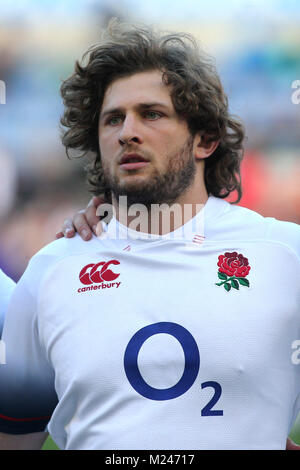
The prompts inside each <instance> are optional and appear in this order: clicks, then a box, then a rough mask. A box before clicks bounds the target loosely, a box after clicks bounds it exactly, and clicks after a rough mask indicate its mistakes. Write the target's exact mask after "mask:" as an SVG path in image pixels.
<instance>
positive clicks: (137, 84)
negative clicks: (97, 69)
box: [102, 70, 172, 111]
mask: <svg viewBox="0 0 300 470" xmlns="http://www.w3.org/2000/svg"><path fill="white" fill-rule="evenodd" d="M157 100H159V101H161V102H163V103H164V104H166V105H172V100H171V96H170V88H169V87H168V86H167V85H165V84H164V83H163V81H162V72H160V71H158V70H151V71H148V72H140V73H136V74H134V75H130V76H129V77H123V78H118V79H117V80H115V81H114V82H112V83H111V84H110V85H109V87H108V88H107V90H106V92H105V95H104V100H103V104H102V111H105V108H107V107H109V108H111V107H112V108H114V107H120V106H122V107H127V106H128V107H130V106H133V105H136V104H138V103H147V102H150V101H157Z"/></svg>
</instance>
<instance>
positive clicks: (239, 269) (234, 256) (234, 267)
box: [218, 251, 251, 277]
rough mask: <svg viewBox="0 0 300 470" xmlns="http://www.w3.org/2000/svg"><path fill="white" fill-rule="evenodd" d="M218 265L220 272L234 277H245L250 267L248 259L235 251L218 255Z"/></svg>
mask: <svg viewBox="0 0 300 470" xmlns="http://www.w3.org/2000/svg"><path fill="white" fill-rule="evenodd" d="M218 266H219V272H220V273H225V274H227V276H235V277H246V276H248V274H249V271H250V269H251V267H250V266H249V262H248V259H247V258H245V257H244V256H243V255H241V254H238V253H237V252H236V251H234V252H233V253H228V252H227V253H225V255H220V256H219V262H218Z"/></svg>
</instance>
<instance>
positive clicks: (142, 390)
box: [124, 322, 200, 400]
mask: <svg viewBox="0 0 300 470" xmlns="http://www.w3.org/2000/svg"><path fill="white" fill-rule="evenodd" d="M158 333H168V334H169V335H172V336H174V337H175V338H176V339H177V340H178V341H179V343H180V344H181V346H182V349H183V352H184V357H185V366H184V371H183V374H182V377H181V379H180V380H179V382H177V384H176V385H173V387H170V388H165V389H157V388H153V387H151V386H150V385H148V384H147V383H146V382H145V380H144V379H143V377H142V376H141V373H140V371H139V368H138V363H137V360H138V354H139V351H140V349H141V347H142V345H143V343H144V342H145V341H146V339H148V338H150V336H153V335H156V334H158ZM199 367H200V355H199V350H198V346H197V343H196V341H195V340H194V338H193V336H192V335H191V333H190V332H189V331H188V330H186V329H185V328H183V326H181V325H178V324H177V323H171V322H160V323H153V324H152V325H148V326H145V327H144V328H141V329H140V330H139V331H137V332H136V333H135V335H133V337H132V338H131V340H130V341H129V343H128V345H127V348H126V351H125V355H124V368H125V373H126V376H127V379H128V380H129V382H130V384H131V385H132V387H133V388H134V389H135V390H136V391H137V392H138V393H139V394H140V395H142V396H144V397H145V398H150V400H170V399H172V398H177V397H180V395H183V394H184V393H185V392H186V391H187V390H188V389H189V388H190V387H191V386H192V385H193V383H194V382H195V380H196V378H197V375H198V371H199Z"/></svg>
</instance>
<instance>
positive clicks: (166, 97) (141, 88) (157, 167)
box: [99, 70, 196, 205]
mask: <svg viewBox="0 0 300 470" xmlns="http://www.w3.org/2000/svg"><path fill="white" fill-rule="evenodd" d="M99 146H100V152H101V158H102V166H103V172H104V177H105V180H106V184H107V185H108V187H109V188H110V189H111V190H112V193H113V195H114V196H115V197H116V198H118V197H119V196H120V195H126V196H127V202H128V204H134V203H142V204H145V205H150V204H151V203H152V204H155V203H173V202H175V201H176V200H177V198H178V197H179V196H180V195H181V194H182V193H183V192H184V191H185V190H186V189H187V188H188V187H189V186H190V185H191V184H192V183H193V181H194V178H195V174H196V163H195V158H194V156H193V151H192V149H193V139H192V137H191V135H190V132H189V130H188V126H187V123H186V121H184V120H183V119H181V118H180V117H179V116H178V115H177V113H176V111H175V109H174V106H173V103H172V100H171V97H170V89H169V87H168V86H166V85H165V84H164V83H163V81H162V73H161V72H159V71H156V70H155V71H150V72H142V73H137V74H134V75H132V76H129V77H125V78H120V79H118V80H116V81H114V82H113V83H112V84H111V85H110V86H109V87H108V89H107V91H106V93H105V96H104V101H103V105H102V109H101V113H100V117H99Z"/></svg>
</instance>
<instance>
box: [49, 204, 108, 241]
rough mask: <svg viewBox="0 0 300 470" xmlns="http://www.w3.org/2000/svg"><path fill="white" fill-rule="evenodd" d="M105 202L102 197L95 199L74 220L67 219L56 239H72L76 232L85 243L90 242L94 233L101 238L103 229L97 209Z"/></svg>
mask: <svg viewBox="0 0 300 470" xmlns="http://www.w3.org/2000/svg"><path fill="white" fill-rule="evenodd" d="M104 202H105V201H104V199H103V198H101V197H96V196H95V197H93V198H92V199H91V200H90V202H89V204H88V205H87V207H86V208H85V209H84V210H81V211H79V212H77V213H76V214H75V215H74V216H73V217H72V218H68V219H65V221H64V223H63V226H62V229H61V230H60V231H59V232H57V234H56V238H62V237H66V238H72V237H74V235H75V232H78V233H79V235H80V236H81V238H82V239H83V240H85V241H88V240H90V239H91V238H92V234H93V233H94V234H95V235H98V236H99V235H100V234H101V232H102V228H101V224H100V223H99V222H100V218H99V217H98V216H97V215H96V212H97V208H98V207H99V206H100V205H101V204H103V203H104ZM96 227H97V230H96Z"/></svg>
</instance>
